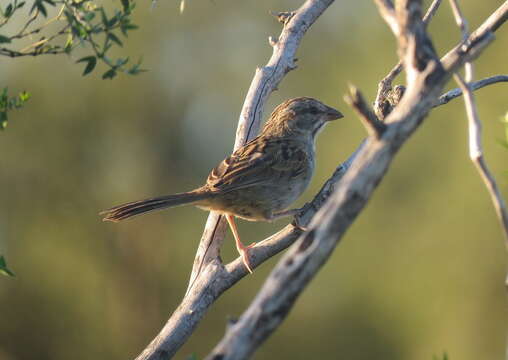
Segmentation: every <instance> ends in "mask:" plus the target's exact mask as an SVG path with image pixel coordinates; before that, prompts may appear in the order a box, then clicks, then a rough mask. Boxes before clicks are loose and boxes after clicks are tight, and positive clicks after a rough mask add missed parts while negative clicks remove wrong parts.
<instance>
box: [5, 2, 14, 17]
mask: <svg viewBox="0 0 508 360" xmlns="http://www.w3.org/2000/svg"><path fill="white" fill-rule="evenodd" d="M12 9H13V7H12V4H9V5H7V7H6V8H5V12H4V16H5V17H6V18H8V17H10V16H11V15H12Z"/></svg>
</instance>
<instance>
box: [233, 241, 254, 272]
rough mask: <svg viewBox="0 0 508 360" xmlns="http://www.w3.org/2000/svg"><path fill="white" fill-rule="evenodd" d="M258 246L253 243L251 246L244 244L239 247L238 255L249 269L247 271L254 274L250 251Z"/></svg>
mask: <svg viewBox="0 0 508 360" xmlns="http://www.w3.org/2000/svg"><path fill="white" fill-rule="evenodd" d="M254 246H256V243H252V244H250V245H247V246H244V245H243V244H241V245H238V246H237V250H238V253H239V254H240V256H241V257H242V261H243V263H244V265H245V267H246V268H247V270H248V271H249V272H250V273H251V274H252V265H251V263H250V259H249V249H251V248H253V247H254Z"/></svg>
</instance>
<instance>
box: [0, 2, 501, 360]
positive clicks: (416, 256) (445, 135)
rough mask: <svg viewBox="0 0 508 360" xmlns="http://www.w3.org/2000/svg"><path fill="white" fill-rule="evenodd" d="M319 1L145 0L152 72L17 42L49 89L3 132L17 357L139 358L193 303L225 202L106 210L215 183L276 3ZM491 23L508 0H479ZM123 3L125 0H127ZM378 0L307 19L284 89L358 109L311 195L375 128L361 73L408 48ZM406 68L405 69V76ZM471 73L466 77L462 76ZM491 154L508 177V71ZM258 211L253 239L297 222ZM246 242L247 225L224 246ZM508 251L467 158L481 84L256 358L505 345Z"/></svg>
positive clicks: (371, 88) (479, 17)
mask: <svg viewBox="0 0 508 360" xmlns="http://www.w3.org/2000/svg"><path fill="white" fill-rule="evenodd" d="M301 2H302V1H288V0H286V1H282V0H278V1H267V0H263V1H261V0H257V1H225V0H215V1H187V6H186V9H185V12H184V13H183V15H180V14H179V12H178V6H179V2H178V1H175V0H172V1H158V3H157V5H156V7H155V9H154V10H153V11H151V10H150V3H149V2H148V1H138V8H137V10H136V12H135V16H134V19H135V22H136V23H137V24H139V25H140V29H139V30H137V31H135V32H133V33H131V35H130V36H129V39H128V40H127V41H126V46H125V48H124V49H122V51H121V52H118V54H119V55H122V54H128V55H130V56H131V57H133V58H136V57H137V56H141V55H142V56H143V58H144V66H145V67H146V68H148V69H149V70H150V71H149V72H146V73H143V74H141V75H139V76H136V77H128V76H119V77H118V78H116V79H114V80H113V81H103V80H101V79H100V74H101V72H97V73H95V74H92V75H89V76H87V77H82V76H81V72H82V67H83V66H82V65H81V66H78V65H75V64H74V62H75V60H76V59H78V58H79V56H78V55H76V56H74V57H73V58H68V57H66V56H59V57H51V56H47V57H44V58H43V57H40V58H28V59H15V60H11V59H8V58H2V59H0V61H1V66H0V84H1V85H2V86H5V85H9V86H10V89H11V91H13V92H14V91H20V90H24V89H26V90H28V91H30V92H31V93H32V94H33V98H32V99H31V100H30V101H29V103H28V104H27V106H26V108H24V109H22V110H19V111H17V112H14V113H11V115H10V117H11V121H10V123H9V126H8V128H7V130H6V131H5V132H2V133H0V153H1V156H0V174H1V176H0V253H2V254H4V255H5V256H6V257H7V260H8V262H9V265H10V267H11V268H12V269H13V270H14V271H15V273H16V275H17V277H16V278H7V277H0V359H1V360H14V359H15V360H18V359H19V360H22V359H23V360H24V359H37V360H46V359H48V360H49V359H51V360H63V359H75V360H79V359H91V358H95V359H132V358H134V357H135V356H136V355H138V353H139V352H140V351H141V350H142V349H143V348H144V347H145V345H146V344H147V343H148V342H149V341H150V340H151V339H152V338H153V337H154V336H155V334H156V333H157V332H158V331H159V329H160V328H161V327H162V325H163V324H164V323H165V321H166V319H167V318H168V316H169V315H170V314H171V312H172V311H173V309H175V308H176V306H177V305H178V303H179V301H180V300H181V298H182V296H183V294H184V291H185V288H186V283H187V280H188V277H189V272H190V269H191V265H192V262H193V258H194V254H195V250H196V247H197V244H198V241H199V238H200V235H201V231H202V228H203V224H204V222H205V219H206V216H207V214H206V213H205V212H203V211H200V210H198V209H195V208H192V207H181V208H177V209H172V210H170V211H165V212H159V213H156V214H152V215H149V216H145V217H141V218H137V219H134V220H132V221H128V222H125V223H120V224H110V223H103V222H102V221H101V219H100V217H99V215H98V212H99V211H100V210H102V209H105V208H108V207H110V206H113V205H116V204H118V203H122V202H125V201H130V200H137V199H139V198H144V197H148V196H152V195H160V194H166V193H171V192H179V191H184V190H188V189H191V188H193V187H195V186H197V185H200V184H201V182H202V181H203V179H204V178H205V177H206V175H207V174H208V172H209V171H210V169H211V168H212V167H213V166H215V164H216V163H218V162H219V161H220V160H222V158H223V157H224V156H226V155H227V154H228V153H229V152H230V150H231V148H232V145H233V139H234V134H235V129H236V122H237V118H238V114H239V111H240V109H241V106H242V103H243V99H244V97H245V94H246V91H247V89H248V86H249V84H250V81H251V79H252V76H253V74H254V70H255V68H256V67H257V66H262V65H264V64H265V63H266V61H267V59H268V58H269V56H270V55H271V47H270V46H269V45H268V41H267V39H268V36H270V35H272V36H276V35H277V34H279V32H280V25H279V24H278V23H277V22H276V21H275V20H274V19H273V18H272V17H271V16H269V15H268V12H269V11H270V10H274V11H285V10H291V9H294V8H296V7H297V6H298V5H299V4H300V3H301ZM462 3H463V10H464V12H465V14H466V15H467V17H468V19H469V21H470V25H471V27H472V28H475V27H476V26H477V25H478V24H480V23H481V22H482V21H483V20H484V19H485V18H486V17H487V16H488V15H489V14H490V13H491V12H492V11H493V10H494V9H495V8H497V7H498V6H499V5H500V4H501V3H502V1H501V0H483V1H475V0H468V1H462ZM117 5H118V6H119V4H117ZM430 32H431V34H432V36H433V39H434V41H435V44H436V47H437V49H438V50H439V52H440V53H441V54H443V53H444V52H445V51H446V50H447V49H448V48H450V47H451V46H452V45H453V44H455V43H456V42H457V40H458V39H459V31H458V29H457V28H456V26H455V25H454V22H453V18H452V16H451V13H450V10H449V6H448V4H447V2H444V4H443V6H442V9H441V10H440V11H439V13H438V15H437V16H436V18H435V19H434V20H433V22H432V24H431V26H430ZM394 45H395V43H394V40H393V37H392V35H391V33H390V32H389V30H388V28H387V27H386V26H385V24H384V23H383V22H382V20H381V19H380V17H379V16H378V14H377V12H376V9H375V6H374V5H373V3H372V2H371V1H357V2H352V1H337V2H336V3H335V4H333V5H332V6H331V8H330V9H329V10H328V11H326V13H325V14H324V15H323V16H322V17H321V18H320V19H319V20H318V21H317V23H316V24H315V25H314V26H313V27H312V28H311V30H310V31H309V32H308V34H307V35H306V36H305V38H304V40H303V43H302V45H301V48H300V49H299V51H298V57H299V68H298V69H297V70H296V71H293V72H291V73H289V74H288V76H287V77H286V78H285V79H284V81H283V82H282V84H281V86H280V89H279V91H278V92H276V93H274V94H273V95H272V96H271V98H270V102H269V104H268V105H267V108H266V113H269V112H270V111H271V110H272V109H273V108H274V106H275V105H276V104H278V103H280V102H281V101H283V100H284V99H287V98H290V97H296V96H304V95H305V96H312V97H316V98H319V99H321V100H323V101H324V102H326V103H328V104H330V105H332V106H336V107H338V108H339V109H340V110H341V111H343V112H344V114H345V115H346V117H345V118H344V119H343V120H340V121H338V122H335V123H333V124H331V125H330V126H328V127H327V129H326V130H325V131H324V132H323V133H322V134H321V137H320V139H319V143H318V147H317V154H318V160H317V173H316V175H315V177H314V180H313V182H312V186H311V187H310V189H309V190H308V191H307V192H306V194H305V195H304V196H303V197H302V198H301V199H300V200H299V202H298V204H303V203H304V202H305V201H307V200H309V199H311V198H312V196H313V194H315V193H316V191H317V190H318V189H319V188H320V186H321V185H322V183H323V182H324V181H325V180H326V179H327V177H328V176H329V175H330V174H331V173H332V172H333V170H334V169H335V167H336V166H337V165H338V163H339V162H340V161H341V160H343V159H345V158H346V157H347V156H348V155H349V154H350V153H351V152H352V151H353V150H354V149H355V148H356V146H357V145H358V144H359V142H360V141H361V140H362V138H363V137H364V136H365V132H364V129H363V128H362V126H361V124H360V122H359V121H358V120H357V119H356V117H355V115H354V114H353V112H352V111H351V109H350V108H348V107H347V106H346V105H345V104H344V102H343V100H342V98H343V94H345V92H346V89H347V85H348V83H349V82H352V83H354V84H355V85H357V86H358V87H359V88H360V89H362V90H363V91H364V92H365V94H366V95H367V96H368V98H369V99H370V100H373V99H374V95H375V90H376V86H377V82H378V81H379V79H380V78H381V77H382V76H384V75H385V74H386V72H387V71H388V70H389V69H390V68H391V67H392V66H393V64H394V63H395V61H396V55H395V48H394ZM507 47H508V27H506V26H505V27H504V28H501V29H500V30H499V32H498V33H497V40H496V41H495V42H494V43H493V44H492V46H490V47H489V48H488V49H487V50H486V51H485V53H484V55H483V56H482V57H481V58H480V59H479V60H478V61H477V62H476V69H477V76H478V77H484V76H489V75H493V74H502V73H506V72H507V71H508V68H507V63H508V62H507V60H508V55H507V51H506V49H507ZM399 81H402V80H401V79H399ZM452 85H454V84H450V86H452ZM477 99H478V104H479V111H480V115H481V117H482V119H483V120H484V125H485V134H484V142H485V150H486V156H487V160H488V162H489V164H490V166H491V168H492V171H493V172H494V173H495V174H496V176H497V177H498V180H499V185H500V187H501V190H502V191H503V193H504V194H505V196H506V194H508V175H507V171H508V161H507V158H508V152H507V150H506V149H504V148H502V147H501V146H500V145H499V144H498V140H499V139H502V138H503V136H504V135H503V134H504V128H503V125H502V123H501V121H500V119H501V118H502V116H503V114H504V113H505V112H506V111H507V110H508V88H507V87H506V85H504V84H499V85H495V86H492V87H490V88H487V89H483V90H480V91H478V92H477ZM286 222H287V220H286V221H280V222H277V223H274V224H263V223H246V222H241V224H240V232H241V233H242V235H243V237H244V239H245V241H246V242H250V241H253V240H261V239H263V238H264V237H265V236H267V235H269V234H271V233H273V232H274V231H276V230H277V229H279V228H281V227H282V226H284V225H285V223H286ZM235 256H236V254H235V250H234V246H233V241H232V236H231V234H228V240H227V241H226V242H225V245H224V248H223V257H224V258H225V259H226V260H230V259H232V258H234V257H235ZM276 261H277V259H272V260H271V261H269V262H267V263H265V264H263V265H262V266H261V267H260V268H258V269H256V271H255V273H254V274H253V275H252V276H248V277H247V278H245V279H244V280H242V281H241V282H240V283H239V284H238V285H237V286H235V287H234V288H233V289H231V290H230V291H228V292H227V293H226V294H224V295H223V296H222V297H221V299H220V300H219V301H218V302H217V303H216V304H215V305H214V306H213V307H212V308H211V309H210V311H209V313H208V314H207V315H206V318H205V319H204V320H203V322H202V323H201V325H200V326H199V328H198V330H197V331H196V332H195V333H194V334H193V336H192V337H191V338H190V340H189V341H188V343H187V344H186V345H185V346H184V347H183V348H182V349H181V351H180V352H179V354H178V355H177V356H176V358H177V359H186V358H187V356H189V355H190V354H195V355H196V356H197V357H198V358H201V357H203V356H205V355H206V354H207V353H208V351H209V350H210V349H211V348H212V347H213V346H214V345H215V344H216V343H217V341H218V340H219V339H220V338H221V337H222V335H223V333H224V329H225V326H226V322H227V319H228V318H230V317H237V316H239V315H240V314H241V313H242V311H243V310H244V309H245V308H246V307H247V306H248V304H249V302H250V301H251V299H252V298H253V296H254V295H255V294H256V292H257V291H258V290H259V288H260V286H261V285H262V283H263V280H264V279H265V278H266V276H267V275H268V274H269V272H270V270H271V269H272V267H273V266H274V264H275V262H276ZM505 267H506V256H505V252H504V246H503V238H502V235H501V231H500V227H499V224H498V222H497V219H496V217H495V214H494V210H493V208H492V205H491V203H490V199H489V196H488V194H487V192H486V190H485V189H484V187H483V184H482V183H481V181H480V179H479V177H478V175H477V174H476V171H475V169H474V168H473V166H472V165H471V163H470V161H469V159H468V153H467V123H466V119H465V114H464V110H463V104H462V100H455V101H454V102H452V103H450V104H449V105H447V106H444V107H441V108H438V109H435V110H434V111H433V112H432V113H431V115H430V116H429V118H428V120H427V121H426V122H425V124H424V125H423V126H422V127H421V128H420V129H419V131H418V132H417V133H416V134H415V135H414V136H413V137H412V138H411V139H410V141H409V142H408V143H407V145H406V146H405V147H404V148H403V149H402V151H401V153H400V154H399V155H398V156H397V158H396V160H395V162H394V163H393V165H392V166H391V168H390V171H389V173H388V174H387V176H386V177H385V178H384V179H383V181H382V183H381V185H380V186H379V188H378V189H377V191H376V192H375V194H374V196H373V198H372V200H371V201H370V203H369V205H368V206H367V208H366V209H365V211H363V213H362V214H361V216H360V217H359V218H358V220H357V221H356V223H355V224H354V225H353V226H352V228H351V229H350V230H349V231H348V233H347V235H346V236H345V238H344V240H343V242H342V243H341V244H340V246H339V247H338V248H337V249H336V251H335V253H334V254H333V257H332V258H331V259H330V261H329V262H328V263H327V264H326V266H325V267H324V268H323V269H322V270H321V272H320V273H319V275H318V277H317V278H316V279H315V280H314V281H313V282H312V283H311V284H310V286H309V287H308V288H307V290H306V291H305V293H304V294H303V295H302V296H301V297H300V298H299V300H298V301H297V303H296V306H295V307H294V310H293V311H292V312H291V314H290V316H289V317H288V319H287V320H286V321H285V322H284V324H283V325H282V326H281V327H280V329H279V330H278V331H277V332H276V333H275V334H274V335H273V336H272V337H271V338H270V339H269V340H268V341H267V342H266V343H265V344H264V345H263V346H262V347H261V348H260V349H259V351H258V352H257V353H256V355H255V356H254V358H255V359H313V358H332V359H333V358H347V359H349V360H367V359H377V360H388V359H390V360H399V359H400V360H402V359H416V360H430V359H432V358H433V356H434V355H436V356H442V354H443V353H444V352H446V353H447V354H448V356H449V358H450V359H452V360H455V359H461V360H473V359H474V360H476V359H501V358H504V354H505V340H506V324H507V311H506V305H507V304H506V294H505V290H504V286H503V282H504V271H505Z"/></svg>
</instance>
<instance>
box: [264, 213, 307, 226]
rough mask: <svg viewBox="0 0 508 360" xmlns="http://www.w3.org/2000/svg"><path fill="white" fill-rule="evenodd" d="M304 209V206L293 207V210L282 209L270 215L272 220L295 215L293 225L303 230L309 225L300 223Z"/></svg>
mask: <svg viewBox="0 0 508 360" xmlns="http://www.w3.org/2000/svg"><path fill="white" fill-rule="evenodd" d="M302 210H303V208H302V209H291V210H286V211H281V212H278V213H275V214H272V216H271V217H270V221H273V220H277V219H280V218H282V217H287V216H294V217H295V219H294V221H293V225H294V226H296V227H297V228H299V229H300V230H302V231H306V230H307V227H306V226H303V225H302V224H300V216H299V215H300V213H301V212H302Z"/></svg>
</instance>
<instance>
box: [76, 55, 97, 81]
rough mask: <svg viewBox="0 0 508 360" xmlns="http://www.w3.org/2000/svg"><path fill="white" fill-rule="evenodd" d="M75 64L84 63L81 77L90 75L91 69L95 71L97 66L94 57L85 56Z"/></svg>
mask: <svg viewBox="0 0 508 360" xmlns="http://www.w3.org/2000/svg"><path fill="white" fill-rule="evenodd" d="M76 62H77V63H80V62H86V66H85V70H84V71H83V76H85V75H88V74H90V73H91V72H92V71H93V69H95V66H96V65H97V58H96V57H95V56H85V57H83V58H81V59H79V60H78V61H76Z"/></svg>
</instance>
